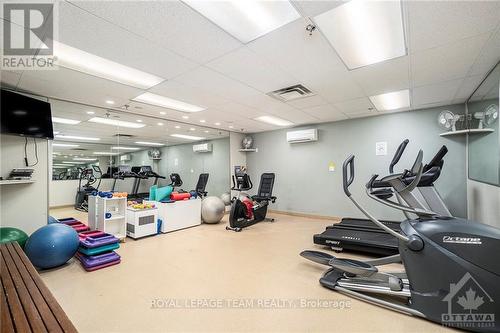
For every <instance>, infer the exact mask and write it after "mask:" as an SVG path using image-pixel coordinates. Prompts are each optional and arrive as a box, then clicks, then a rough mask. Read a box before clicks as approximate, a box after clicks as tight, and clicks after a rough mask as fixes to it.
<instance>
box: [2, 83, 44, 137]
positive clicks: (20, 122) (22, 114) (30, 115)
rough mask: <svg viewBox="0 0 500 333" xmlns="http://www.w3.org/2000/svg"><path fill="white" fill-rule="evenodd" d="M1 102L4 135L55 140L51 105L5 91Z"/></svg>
mask: <svg viewBox="0 0 500 333" xmlns="http://www.w3.org/2000/svg"><path fill="white" fill-rule="evenodd" d="M0 102H1V108H0V113H1V122H0V123H1V124H2V125H1V127H2V134H15V135H22V136H29V137H35V138H47V139H53V138H54V131H53V129H52V114H51V111H50V103H48V102H44V101H41V100H38V99H35V98H31V97H27V96H24V95H21V94H18V93H15V92H12V91H9V90H4V89H2V93H1V98H0Z"/></svg>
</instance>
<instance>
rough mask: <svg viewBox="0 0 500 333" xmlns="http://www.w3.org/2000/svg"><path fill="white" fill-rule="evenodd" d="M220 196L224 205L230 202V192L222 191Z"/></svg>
mask: <svg viewBox="0 0 500 333" xmlns="http://www.w3.org/2000/svg"><path fill="white" fill-rule="evenodd" d="M220 198H221V199H222V202H224V206H229V205H230V204H231V193H229V192H226V193H222V195H221V196H220Z"/></svg>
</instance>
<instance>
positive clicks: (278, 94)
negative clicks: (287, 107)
mask: <svg viewBox="0 0 500 333" xmlns="http://www.w3.org/2000/svg"><path fill="white" fill-rule="evenodd" d="M268 95H269V96H271V97H274V98H276V99H277V100H280V101H282V102H289V101H293V100H296V99H299V98H305V97H310V96H314V95H315V94H314V93H313V92H312V91H311V90H309V89H307V88H306V87H304V86H303V85H301V84H296V85H294V86H291V87H287V88H283V89H279V90H275V91H272V92H270V93H268Z"/></svg>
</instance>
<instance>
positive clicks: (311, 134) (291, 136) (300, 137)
mask: <svg viewBox="0 0 500 333" xmlns="http://www.w3.org/2000/svg"><path fill="white" fill-rule="evenodd" d="M286 141H287V142H288V143H299V142H311V141H318V130H317V129H316V128H311V129H306V130H299V131H291V132H286Z"/></svg>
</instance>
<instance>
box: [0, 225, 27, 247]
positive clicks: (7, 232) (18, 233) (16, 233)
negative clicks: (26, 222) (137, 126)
mask: <svg viewBox="0 0 500 333" xmlns="http://www.w3.org/2000/svg"><path fill="white" fill-rule="evenodd" d="M27 240H28V235H26V233H25V232H24V231H22V230H19V229H16V228H11V227H2V228H0V244H3V243H9V242H17V243H18V244H19V246H21V247H24V244H26V241H27Z"/></svg>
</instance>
